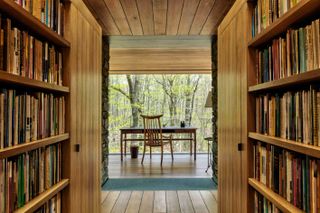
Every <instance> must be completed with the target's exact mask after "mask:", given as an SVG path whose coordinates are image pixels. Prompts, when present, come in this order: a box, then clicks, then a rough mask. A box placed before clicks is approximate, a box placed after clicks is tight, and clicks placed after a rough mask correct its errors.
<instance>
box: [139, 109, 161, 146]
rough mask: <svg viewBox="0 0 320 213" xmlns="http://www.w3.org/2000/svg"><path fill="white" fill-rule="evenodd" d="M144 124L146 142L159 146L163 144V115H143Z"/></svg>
mask: <svg viewBox="0 0 320 213" xmlns="http://www.w3.org/2000/svg"><path fill="white" fill-rule="evenodd" d="M141 117H142V118H143V126H144V142H145V144H146V145H151V146H152V145H153V146H159V145H161V144H162V129H161V121H160V118H161V117H162V115H154V116H148V115H141Z"/></svg>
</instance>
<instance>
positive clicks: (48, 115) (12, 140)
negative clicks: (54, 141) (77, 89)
mask: <svg viewBox="0 0 320 213" xmlns="http://www.w3.org/2000/svg"><path fill="white" fill-rule="evenodd" d="M63 133H65V98H64V97H63V96H62V97H56V96H54V95H53V94H46V93H27V92H20V91H16V90H8V89H0V149H2V148H6V147H11V146H15V145H18V144H22V143H28V142H31V141H35V140H39V139H43V138H47V137H50V136H54V135H59V134H63Z"/></svg>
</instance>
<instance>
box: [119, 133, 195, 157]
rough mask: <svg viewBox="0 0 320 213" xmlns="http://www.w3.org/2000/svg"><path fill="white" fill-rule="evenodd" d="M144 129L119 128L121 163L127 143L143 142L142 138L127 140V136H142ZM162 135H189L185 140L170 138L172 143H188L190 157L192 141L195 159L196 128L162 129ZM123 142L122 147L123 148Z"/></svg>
mask: <svg viewBox="0 0 320 213" xmlns="http://www.w3.org/2000/svg"><path fill="white" fill-rule="evenodd" d="M143 132H144V128H142V127H134V128H121V129H120V153H121V161H123V149H124V153H125V155H126V153H127V150H126V147H127V141H144V139H143V138H137V139H135V138H133V139H131V138H127V135H129V134H131V135H134V134H137V135H138V134H143ZM162 133H163V134H189V137H187V138H172V140H174V141H190V155H192V141H193V149H194V160H196V159H197V128H195V127H163V128H162ZM123 142H125V143H124V147H123Z"/></svg>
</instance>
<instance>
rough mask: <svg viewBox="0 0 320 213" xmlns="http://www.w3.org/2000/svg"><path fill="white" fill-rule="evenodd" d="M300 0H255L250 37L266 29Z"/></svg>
mask: <svg viewBox="0 0 320 213" xmlns="http://www.w3.org/2000/svg"><path fill="white" fill-rule="evenodd" d="M300 1H301V0H257V4H256V5H255V7H254V9H253V12H252V37H254V36H255V35H256V34H258V33H260V32H261V31H262V30H264V29H266V28H267V27H268V26H269V25H270V24H272V23H273V22H274V21H276V20H277V19H278V18H279V17H281V16H282V15H283V14H284V13H286V12H287V11H288V10H289V9H290V8H292V7H294V6H295V5H296V4H297V3H299V2H300Z"/></svg>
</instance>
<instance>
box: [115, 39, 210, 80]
mask: <svg viewBox="0 0 320 213" xmlns="http://www.w3.org/2000/svg"><path fill="white" fill-rule="evenodd" d="M110 73H111V74H127V73H130V74H132V73H136V74H140V73H146V74H155V73H159V74H163V73H168V74H173V73H184V74H185V73H199V74H200V73H208V74H209V73H211V40H210V37H208V36H190V37H186V36H165V37H164V36H156V37H155V36H143V37H141V36H140V37H139V36H131V37H129V36H124V37H118V36H111V37H110Z"/></svg>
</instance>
